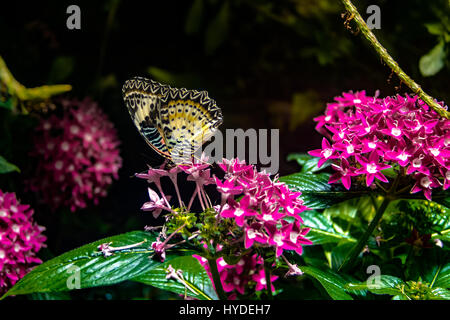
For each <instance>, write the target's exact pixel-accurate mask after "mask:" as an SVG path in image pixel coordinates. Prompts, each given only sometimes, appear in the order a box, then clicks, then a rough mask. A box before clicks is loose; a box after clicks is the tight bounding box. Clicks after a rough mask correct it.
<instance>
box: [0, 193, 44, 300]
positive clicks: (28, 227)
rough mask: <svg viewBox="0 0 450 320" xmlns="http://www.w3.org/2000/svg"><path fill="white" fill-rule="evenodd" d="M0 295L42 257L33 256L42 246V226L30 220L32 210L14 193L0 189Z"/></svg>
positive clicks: (38, 262) (31, 218)
mask: <svg viewBox="0 0 450 320" xmlns="http://www.w3.org/2000/svg"><path fill="white" fill-rule="evenodd" d="M0 226H1V227H0V296H1V295H2V294H4V293H5V292H6V291H7V290H8V289H9V288H11V287H12V286H13V285H14V284H15V283H16V282H17V281H18V280H20V279H21V278H23V277H24V276H25V275H26V274H27V273H28V272H29V271H30V270H31V269H32V268H33V267H34V266H35V265H36V264H40V263H42V261H41V260H40V259H39V258H38V257H37V256H36V254H37V252H38V251H39V250H40V249H41V248H43V247H45V244H44V242H45V240H46V237H45V236H44V235H43V234H42V232H43V231H44V230H45V228H44V227H41V226H39V225H37V224H36V223H35V222H34V221H33V210H32V209H30V206H29V205H24V204H21V203H20V202H19V201H18V200H17V198H16V195H15V193H3V192H2V191H1V190H0Z"/></svg>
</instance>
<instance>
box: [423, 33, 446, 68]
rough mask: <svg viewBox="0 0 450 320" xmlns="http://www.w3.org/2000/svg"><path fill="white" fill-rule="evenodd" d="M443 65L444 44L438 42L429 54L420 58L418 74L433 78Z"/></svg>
mask: <svg viewBox="0 0 450 320" xmlns="http://www.w3.org/2000/svg"><path fill="white" fill-rule="evenodd" d="M444 63H445V44H444V42H443V41H440V42H439V43H438V44H437V45H436V46H435V47H434V48H433V49H431V51H430V52H428V53H427V54H426V55H424V56H422V57H421V58H420V60H419V69H420V73H421V74H422V75H423V76H424V77H430V76H434V75H435V74H436V73H438V72H439V71H440V70H441V69H442V67H444Z"/></svg>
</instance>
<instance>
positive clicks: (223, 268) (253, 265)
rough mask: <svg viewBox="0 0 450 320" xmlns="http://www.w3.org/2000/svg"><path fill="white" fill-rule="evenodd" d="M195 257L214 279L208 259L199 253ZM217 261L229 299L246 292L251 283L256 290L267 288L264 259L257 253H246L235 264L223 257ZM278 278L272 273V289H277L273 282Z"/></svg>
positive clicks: (221, 280)
mask: <svg viewBox="0 0 450 320" xmlns="http://www.w3.org/2000/svg"><path fill="white" fill-rule="evenodd" d="M193 257H195V258H196V259H197V260H198V261H199V262H200V264H201V265H202V266H203V267H204V268H205V270H206V272H207V273H208V275H209V277H210V278H211V280H212V275H211V271H210V267H209V264H208V260H206V259H205V258H203V257H201V256H198V255H194V256H193ZM216 263H217V269H218V271H219V275H220V282H221V284H222V287H223V289H224V291H225V292H227V293H228V294H229V296H228V299H230V300H231V299H235V298H236V294H237V293H239V294H240V295H244V294H246V293H247V289H248V287H249V286H250V285H254V286H255V290H256V291H261V290H266V288H267V282H266V274H265V271H264V260H263V259H262V258H261V257H260V256H257V255H256V254H254V255H246V256H244V257H242V258H241V259H240V260H239V261H238V262H237V263H236V264H233V265H229V264H227V263H226V262H225V260H224V259H223V258H219V259H217V261H216ZM277 279H278V276H276V275H271V277H270V281H271V283H272V285H271V289H272V291H275V287H274V286H273V282H274V281H276V280H277Z"/></svg>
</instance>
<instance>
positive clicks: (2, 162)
mask: <svg viewBox="0 0 450 320" xmlns="http://www.w3.org/2000/svg"><path fill="white" fill-rule="evenodd" d="M13 171H17V172H20V169H19V168H18V167H17V166H15V165H13V164H12V163H9V162H8V161H6V159H5V158H3V157H2V156H0V173H8V172H13Z"/></svg>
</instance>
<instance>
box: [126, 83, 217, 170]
mask: <svg viewBox="0 0 450 320" xmlns="http://www.w3.org/2000/svg"><path fill="white" fill-rule="evenodd" d="M122 93H123V97H124V100H125V104H126V106H127V108H128V111H129V113H130V115H131V118H132V119H133V122H134V124H135V125H136V127H137V128H138V130H139V132H140V133H141V134H142V136H143V137H144V139H145V140H146V141H147V143H148V144H149V145H150V146H151V147H152V148H153V149H154V150H156V151H157V152H158V153H159V154H161V155H162V156H164V157H166V158H168V159H169V160H171V161H172V162H175V163H177V164H180V163H183V162H184V161H186V160H187V161H189V160H190V159H191V157H192V154H193V153H194V152H195V151H196V150H197V149H198V148H200V147H201V145H202V144H203V143H204V142H206V141H207V140H209V139H210V138H211V137H212V135H213V134H214V132H215V130H216V129H217V127H219V125H220V124H221V123H222V112H221V110H220V108H219V107H218V106H217V105H216V102H215V101H214V100H213V99H211V98H210V97H209V96H208V93H207V92H206V91H197V90H187V89H185V88H182V89H177V88H171V87H170V86H168V85H163V84H160V83H158V82H156V81H153V80H150V79H145V78H141V77H135V78H133V79H131V80H128V81H126V82H125V85H124V86H123V89H122Z"/></svg>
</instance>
